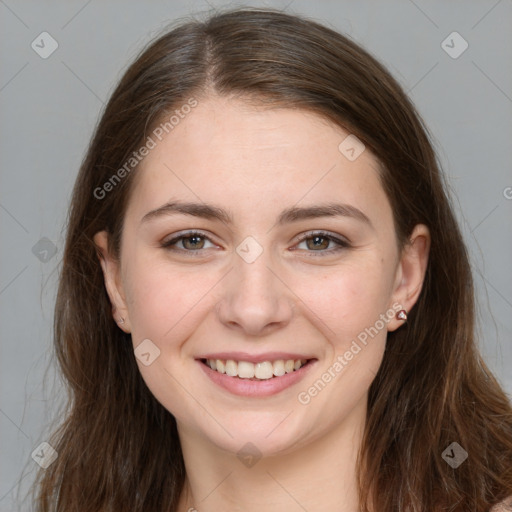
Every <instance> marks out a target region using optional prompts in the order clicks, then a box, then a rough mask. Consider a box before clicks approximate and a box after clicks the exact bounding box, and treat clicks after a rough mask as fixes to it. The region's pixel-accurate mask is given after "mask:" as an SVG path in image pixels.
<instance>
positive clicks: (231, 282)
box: [217, 237, 293, 335]
mask: <svg viewBox="0 0 512 512" xmlns="http://www.w3.org/2000/svg"><path fill="white" fill-rule="evenodd" d="M271 260H272V258H271V252H270V250H269V249H265V250H264V249H263V247H262V246H261V244H260V243H259V242H257V241H256V240H255V239H254V238H252V237H247V238H246V239H245V240H244V241H243V242H242V243H240V244H239V245H238V247H237V248H236V254H234V255H233V267H234V268H233V270H232V271H231V272H230V273H229V276H227V281H226V283H225V288H224V292H223V295H222V298H221V299H220V302H219V304H218V306H217V311H218V314H219V319H220V320H221V322H223V323H224V324H226V325H228V326H230V327H237V328H239V329H242V330H244V331H246V332H247V333H248V334H254V335H257V334H261V333H262V332H263V331H267V330H268V329H269V327H270V326H273V327H274V328H276V327H279V326H281V327H282V326H284V325H286V324H287V323H288V322H289V321H290V319H291V316H292V311H293V307H292V300H291V294H289V293H288V291H287V288H286V286H285V285H284V284H283V283H282V282H281V280H280V279H278V278H277V277H276V275H275V273H276V271H275V270H274V269H271V267H272V261H271Z"/></svg>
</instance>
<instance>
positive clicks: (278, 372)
mask: <svg viewBox="0 0 512 512" xmlns="http://www.w3.org/2000/svg"><path fill="white" fill-rule="evenodd" d="M202 362H203V363H204V364H207V365H208V366H209V367H210V368H211V369H212V370H214V371H216V372H218V373H221V374H226V375H228V376H229V377H238V378H240V379H254V380H267V379H272V378H274V377H282V376H283V375H285V374H286V373H292V372H294V371H297V370H299V369H300V368H302V367H303V366H304V365H305V364H306V363H307V362H308V360H307V359H286V360H285V359H278V360H276V361H262V362H259V363H251V362H250V361H234V360H233V359H227V360H222V359H203V360H202Z"/></svg>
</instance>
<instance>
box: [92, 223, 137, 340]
mask: <svg viewBox="0 0 512 512" xmlns="http://www.w3.org/2000/svg"><path fill="white" fill-rule="evenodd" d="M93 239H94V243H95V244H96V247H97V249H98V252H99V254H98V259H99V260H100V264H101V268H102V270H103V278H104V280H105V288H106V289H107V293H108V296H109V298H110V302H111V304H112V315H113V317H114V321H115V322H117V324H118V326H119V328H120V329H122V330H123V331H125V332H131V331H130V318H129V315H128V308H127V306H126V299H125V294H124V290H123V285H122V280H121V268H120V264H119V261H118V260H116V259H115V258H113V257H112V256H111V254H110V253H109V250H108V233H107V232H106V231H98V232H97V233H96V234H95V235H94V237H93ZM121 319H123V320H124V322H123V323H119V320H121Z"/></svg>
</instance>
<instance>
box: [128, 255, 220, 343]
mask: <svg viewBox="0 0 512 512" xmlns="http://www.w3.org/2000/svg"><path fill="white" fill-rule="evenodd" d="M146 261H147V260H146ZM218 279H219V277H218V276H216V274H215V273H214V272H210V273H208V272H199V271H198V269H197V268H195V269H194V268H192V267H190V268H185V267H183V268H182V269H180V270H179V271H177V270H176V269H171V268H170V267H169V265H168V264H167V265H166V264H165V263H158V264H153V265H151V264H149V263H146V264H145V265H139V266H137V267H135V266H134V267H132V273H131V280H130V286H129V289H130V297H131V301H130V311H129V313H130V321H131V326H132V337H133V339H134V343H135V344H137V343H138V342H140V340H142V339H144V338H150V339H152V340H154V341H155V343H157V344H158V346H160V347H162V348H165V349H169V348H170V345H174V344H175V343H174V342H173V341H172V340H180V339H183V340H184V339H186V338H187V336H188V334H189V331H190V330H191V329H192V330H193V329H194V325H197V321H196V319H197V317H198V315H202V314H203V313H204V310H205V308H211V307H212V301H213V300H214V294H213V293H210V292H211V291H212V290H213V289H214V285H215V283H216V282H217V281H218ZM176 345H178V344H176Z"/></svg>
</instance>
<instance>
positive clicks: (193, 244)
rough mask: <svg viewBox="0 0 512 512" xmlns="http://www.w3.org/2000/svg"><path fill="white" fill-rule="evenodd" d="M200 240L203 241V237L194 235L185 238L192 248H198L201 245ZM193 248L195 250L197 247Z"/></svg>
mask: <svg viewBox="0 0 512 512" xmlns="http://www.w3.org/2000/svg"><path fill="white" fill-rule="evenodd" d="M200 239H201V237H200V236H199V235H192V236H189V237H187V238H185V241H186V242H188V243H189V244H191V245H192V246H197V245H198V244H199V245H200V242H198V241H199V240H200ZM191 241H192V242H191ZM192 248H193V249H195V248H196V247H192Z"/></svg>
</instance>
